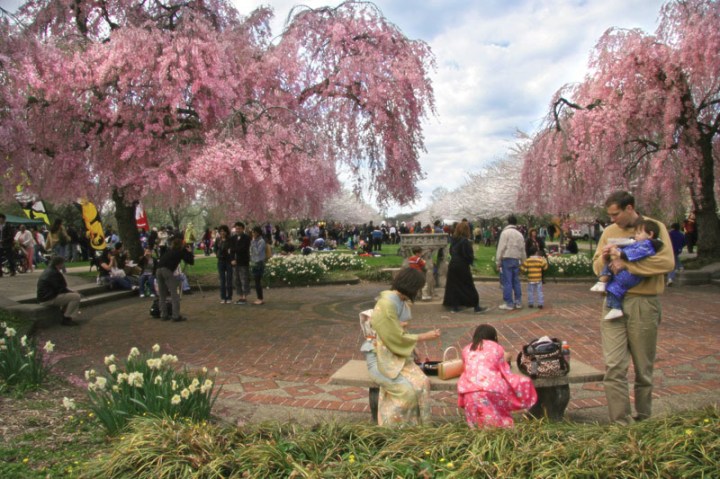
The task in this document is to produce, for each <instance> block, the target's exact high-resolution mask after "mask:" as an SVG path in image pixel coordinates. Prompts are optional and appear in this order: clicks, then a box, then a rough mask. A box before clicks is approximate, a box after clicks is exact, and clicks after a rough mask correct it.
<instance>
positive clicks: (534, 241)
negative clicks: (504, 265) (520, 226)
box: [525, 228, 547, 258]
mask: <svg viewBox="0 0 720 479" xmlns="http://www.w3.org/2000/svg"><path fill="white" fill-rule="evenodd" d="M533 246H534V247H535V251H537V253H538V254H539V255H540V256H542V257H547V253H546V252H545V240H544V239H542V238H541V237H539V236H538V232H537V230H536V229H535V228H530V231H528V237H527V240H525V254H526V255H527V256H528V258H529V257H530V256H531V255H530V248H531V247H533Z"/></svg>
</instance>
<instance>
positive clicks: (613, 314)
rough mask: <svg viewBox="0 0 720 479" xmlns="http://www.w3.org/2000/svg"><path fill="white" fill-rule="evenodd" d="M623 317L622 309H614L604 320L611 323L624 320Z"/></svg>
mask: <svg viewBox="0 0 720 479" xmlns="http://www.w3.org/2000/svg"><path fill="white" fill-rule="evenodd" d="M622 316H623V312H622V309H616V308H613V309H611V310H610V311H609V312H608V314H606V315H605V317H604V318H603V319H605V320H606V321H610V320H613V319H617V318H622Z"/></svg>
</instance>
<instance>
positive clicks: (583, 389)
mask: <svg viewBox="0 0 720 479" xmlns="http://www.w3.org/2000/svg"><path fill="white" fill-rule="evenodd" d="M22 276H24V277H25V278H24V279H21V280H20V281H27V282H31V281H33V279H32V277H31V276H30V275H22ZM14 280H17V277H16V278H3V279H0V296H4V295H5V294H6V291H9V290H10V289H12V288H10V287H9V283H5V282H7V281H14ZM477 286H478V289H479V291H480V296H481V298H482V299H483V303H484V304H487V305H491V306H496V305H497V304H499V303H500V298H501V292H500V289H499V286H498V284H497V283H478V284H477ZM589 286H590V284H589V283H588V284H556V283H548V284H546V285H545V296H546V308H545V309H543V310H537V309H528V308H525V309H523V310H519V311H513V312H504V311H500V310H497V308H495V309H494V310H493V311H491V312H489V313H487V314H485V315H480V316H478V315H474V314H471V313H457V314H449V313H448V312H447V311H446V310H445V309H444V308H443V307H442V305H441V304H440V303H441V301H440V300H435V301H432V302H428V303H417V304H416V306H415V307H414V316H415V317H414V319H413V321H412V323H411V330H413V331H417V332H420V331H424V330H427V329H429V328H431V327H439V328H441V329H442V331H443V338H442V347H446V346H449V345H453V344H455V345H457V344H458V343H459V344H463V345H464V344H467V343H468V342H469V341H470V335H471V333H472V331H473V329H474V327H475V326H476V325H477V324H479V323H480V322H489V323H492V324H494V325H495V326H496V327H497V328H498V330H499V333H500V339H501V343H502V344H503V345H504V346H505V347H506V348H512V349H518V348H519V347H520V346H521V345H522V344H524V343H525V342H527V340H529V339H532V338H534V337H538V336H541V335H543V334H551V335H553V336H557V337H560V338H562V339H566V340H567V341H568V342H569V343H570V346H571V349H572V357H576V358H578V359H580V360H582V361H584V362H586V363H588V364H591V365H593V366H595V367H596V368H598V369H602V368H603V363H602V358H601V356H600V347H599V343H598V341H599V319H598V318H599V310H600V303H601V297H600V296H598V295H597V294H596V293H590V292H589V291H588V288H589ZM27 287H30V286H29V285H28V286H27ZM32 287H34V283H33V286H32ZM382 289H384V288H383V286H382V285H380V284H372V283H370V284H359V285H347V286H320V287H313V288H280V289H269V290H267V292H266V301H267V303H266V304H265V305H264V306H249V305H248V306H237V305H225V304H219V297H218V293H217V291H209V292H206V293H205V294H204V295H203V294H199V293H196V294H193V295H191V296H185V297H183V300H182V313H183V314H184V315H187V316H188V317H189V321H187V322H184V323H172V322H161V321H159V320H156V319H152V318H151V317H150V316H149V314H148V311H149V307H150V300H149V299H140V298H131V299H125V300H122V301H117V302H114V303H108V304H103V305H99V306H95V307H91V308H87V309H86V310H84V311H83V315H82V317H81V319H80V321H81V326H80V327H77V328H65V327H60V326H57V327H50V328H47V329H44V330H42V331H40V336H41V340H42V341H44V340H46V339H50V340H52V341H53V342H54V343H55V344H56V352H57V353H56V355H55V358H56V360H57V363H56V365H55V368H56V370H57V371H59V372H60V373H61V374H63V375H65V376H66V377H69V378H70V379H71V380H73V381H74V382H77V383H78V384H81V383H82V377H83V372H84V370H86V369H88V368H90V367H95V368H96V369H97V368H102V367H103V365H102V361H103V358H104V356H106V355H108V354H110V353H114V354H116V355H123V356H124V355H125V354H127V352H128V351H129V350H130V348H131V347H132V346H137V347H139V348H141V349H143V350H147V349H149V348H150V347H151V346H152V345H153V344H155V343H159V344H160V346H161V348H162V350H163V352H170V353H173V354H177V355H178V356H179V358H180V361H181V362H185V363H187V364H188V365H189V366H190V367H192V368H195V367H198V368H199V367H202V366H207V367H208V368H211V369H212V368H213V367H218V368H219V369H220V376H219V382H221V383H223V384H224V386H223V389H222V392H221V395H220V400H219V401H218V403H217V406H216V412H217V413H218V414H220V415H221V416H222V417H224V418H226V419H228V420H231V421H240V422H246V421H260V420H265V419H274V420H287V419H291V418H292V419H299V420H303V419H310V420H313V419H314V418H317V417H323V418H327V417H331V416H333V417H341V418H343V420H368V419H369V408H368V404H367V390H365V389H361V388H353V387H344V386H334V385H330V384H328V379H329V377H330V375H331V374H332V373H333V372H334V371H335V370H337V369H338V368H339V367H340V366H341V365H342V364H344V363H345V362H346V361H347V360H349V359H362V355H361V353H360V352H359V350H358V349H359V346H360V343H361V341H362V337H361V334H360V329H359V326H358V312H359V311H362V310H364V309H367V308H370V307H372V305H373V303H374V300H373V298H375V297H376V295H377V294H378V293H379V292H380V291H381V290H382ZM718 292H720V291H719V290H718V288H717V287H715V286H709V285H708V286H699V287H676V288H670V289H669V290H668V291H667V293H666V294H665V295H664V296H663V297H662V306H663V323H662V325H661V329H660V337H659V346H658V360H657V368H656V375H655V376H656V379H655V383H656V389H655V396H656V397H657V401H656V406H655V410H656V411H657V412H668V411H672V410H676V409H685V408H688V407H695V406H700V405H706V404H717V391H718V390H720V341H719V340H718V338H720V294H718ZM440 351H441V346H440V345H439V344H429V345H428V351H427V354H428V355H429V356H430V357H431V358H437V357H438V356H439V355H440ZM421 352H423V353H424V349H423V348H422V347H421ZM432 401H433V412H434V414H435V415H436V416H437V417H439V418H442V419H447V420H458V418H459V417H460V411H459V410H458V409H457V408H456V407H455V401H456V398H455V395H454V394H452V393H449V392H434V393H432ZM568 417H569V418H570V419H572V420H576V421H596V420H597V421H600V422H603V421H605V420H606V419H605V417H606V408H605V398H604V394H603V392H602V386H601V384H586V385H573V386H572V400H571V402H570V405H569V407H568Z"/></svg>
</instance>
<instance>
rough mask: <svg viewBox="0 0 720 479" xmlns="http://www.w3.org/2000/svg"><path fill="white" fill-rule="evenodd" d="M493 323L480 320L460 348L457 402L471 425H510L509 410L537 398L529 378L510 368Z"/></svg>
mask: <svg viewBox="0 0 720 479" xmlns="http://www.w3.org/2000/svg"><path fill="white" fill-rule="evenodd" d="M497 341H498V335H497V331H496V330H495V328H494V327H492V326H490V325H489V324H481V325H480V326H478V327H477V328H476V329H475V333H474V334H473V341H472V344H468V345H467V346H465V347H464V348H463V351H462V356H463V363H464V364H465V369H464V370H463V373H462V375H461V376H460V378H459V379H458V383H457V389H458V406H459V407H461V408H464V409H465V420H466V421H467V423H468V426H470V427H480V428H482V427H486V426H488V427H512V426H513V418H512V416H511V415H510V412H511V411H517V410H520V409H527V408H529V407H531V406H532V405H533V404H535V402H537V392H536V391H535V387H534V386H533V383H532V380H531V379H530V378H529V377H526V376H520V375H517V374H513V373H512V372H510V364H509V361H510V359H511V358H510V357H509V356H510V355H507V354H506V353H505V350H504V349H503V347H502V346H500V345H499V344H498V342H497Z"/></svg>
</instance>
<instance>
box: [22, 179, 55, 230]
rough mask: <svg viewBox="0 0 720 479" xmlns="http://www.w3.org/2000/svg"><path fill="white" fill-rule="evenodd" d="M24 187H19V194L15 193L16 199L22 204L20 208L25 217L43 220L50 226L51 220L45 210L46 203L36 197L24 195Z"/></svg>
mask: <svg viewBox="0 0 720 479" xmlns="http://www.w3.org/2000/svg"><path fill="white" fill-rule="evenodd" d="M22 190H23V187H22V185H18V186H17V193H15V199H16V200H17V202H18V203H20V207H21V208H22V210H23V212H25V216H27V217H28V218H30V219H31V220H43V221H44V222H45V223H46V224H48V225H49V224H50V218H48V215H47V210H46V209H45V203H43V201H42V200H38V199H37V197H36V196H35V195H32V194H28V193H23V192H22Z"/></svg>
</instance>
